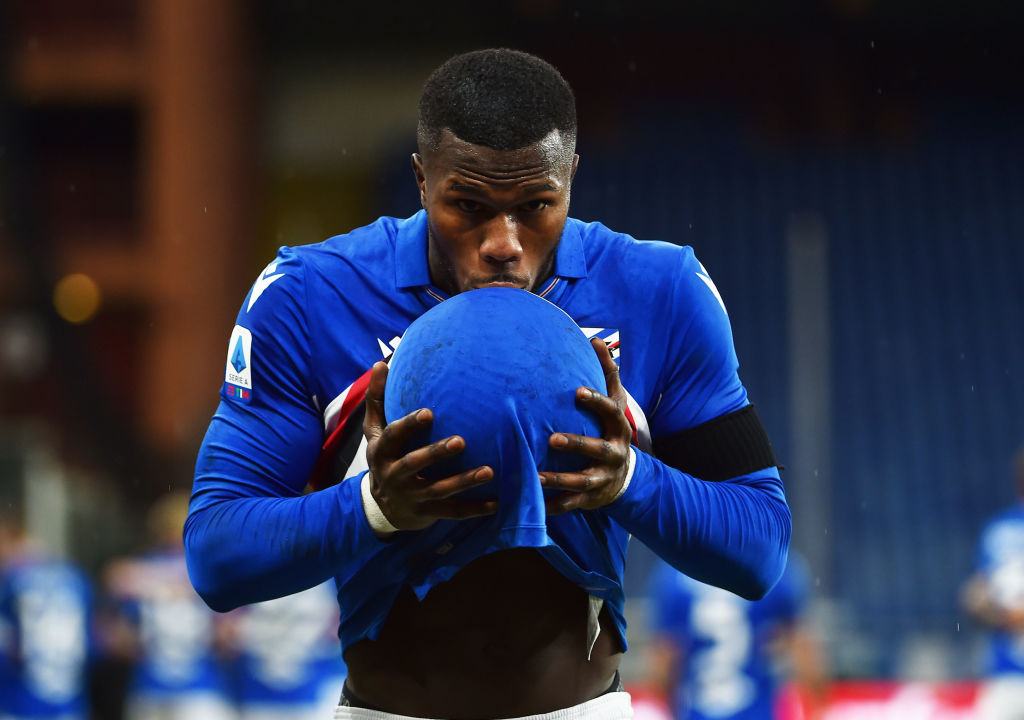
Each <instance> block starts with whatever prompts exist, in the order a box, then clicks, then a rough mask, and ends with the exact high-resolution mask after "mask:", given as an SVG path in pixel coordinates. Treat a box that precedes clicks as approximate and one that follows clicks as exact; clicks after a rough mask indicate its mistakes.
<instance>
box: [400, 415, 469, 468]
mask: <svg viewBox="0 0 1024 720" xmlns="http://www.w3.org/2000/svg"><path fill="white" fill-rule="evenodd" d="M427 412H429V411H427ZM402 447H405V444H404V443H403V444H402ZM465 449H466V441H465V440H463V439H462V437H461V436H460V435H450V436H448V437H446V438H442V439H441V440H438V441H436V442H432V443H430V444H429V445H425V446H424V447H421V448H416V449H415V450H412V451H411V452H408V453H406V454H405V455H403V456H402V457H400V458H398V470H399V471H400V472H401V473H402V474H405V475H414V474H416V473H419V472H421V471H422V470H423V469H424V468H427V467H430V466H431V465H433V464H434V463H437V462H440V461H441V460H444V459H445V458H449V457H451V456H453V455H458V454H459V453H460V452H462V451H463V450H465Z"/></svg>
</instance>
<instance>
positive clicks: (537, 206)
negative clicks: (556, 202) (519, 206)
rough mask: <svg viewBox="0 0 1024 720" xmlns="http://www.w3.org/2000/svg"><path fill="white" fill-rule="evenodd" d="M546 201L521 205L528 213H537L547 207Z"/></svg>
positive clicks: (535, 201) (534, 201) (532, 201)
mask: <svg viewBox="0 0 1024 720" xmlns="http://www.w3.org/2000/svg"><path fill="white" fill-rule="evenodd" d="M548 204H549V203H548V201H547V200H531V201H530V202H528V203H526V204H525V205H523V207H524V208H525V209H526V210H528V211H529V212H538V211H540V210H543V209H545V208H546V207H547V206H548Z"/></svg>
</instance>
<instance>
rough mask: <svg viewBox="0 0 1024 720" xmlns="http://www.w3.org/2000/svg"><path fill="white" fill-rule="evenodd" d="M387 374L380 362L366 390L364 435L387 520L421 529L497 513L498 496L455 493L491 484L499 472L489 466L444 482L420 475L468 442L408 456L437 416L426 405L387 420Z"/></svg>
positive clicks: (446, 442) (445, 443)
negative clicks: (470, 498)
mask: <svg viewBox="0 0 1024 720" xmlns="http://www.w3.org/2000/svg"><path fill="white" fill-rule="evenodd" d="M387 377H388V366H387V364H386V363H384V362H378V363H376V364H375V365H374V366H373V370H372V372H371V373H370V384H369V386H368V387H367V389H366V415H365V417H364V419H363V434H365V435H366V440H367V446H366V459H367V463H368V464H369V467H370V492H371V493H372V494H373V498H374V500H376V501H377V504H378V505H379V506H380V509H381V511H382V512H383V513H384V516H385V517H386V518H387V519H388V521H389V522H390V523H391V524H392V525H394V526H395V527H397V528H398V529H399V530H422V529H423V528H425V527H429V526H430V525H432V524H433V523H434V522H435V521H436V520H439V519H441V518H447V519H462V518H469V517H478V516H481V515H491V514H493V513H494V512H496V511H497V509H498V503H497V501H496V500H480V501H468V500H459V499H456V498H452V497H451V496H452V495H454V494H455V493H458V492H461V491H463V490H466V489H468V488H471V487H476V486H477V485H483V484H484V483H487V482H490V481H491V480H492V479H493V478H494V470H492V469H491V468H490V467H488V466H486V465H484V466H482V467H478V468H474V469H472V470H467V471H466V472H463V473H460V474H458V475H454V476H452V477H448V478H444V479H442V480H428V479H426V478H424V477H422V476H421V475H420V472H421V471H422V470H423V469H424V468H427V467H429V466H431V465H433V464H434V463H436V462H438V461H440V460H444V459H445V458H449V457H451V456H453V455H457V454H458V453H460V452H462V451H463V450H464V449H465V447H466V441H465V440H463V439H462V438H461V437H460V436H458V435H452V436H450V437H447V438H443V439H441V440H438V441H437V442H434V443H432V444H430V445H427V446H426V447H422V448H418V449H416V450H413V451H412V452H410V453H408V454H405V453H404V448H405V445H406V442H407V441H408V440H409V439H410V438H412V437H413V436H414V435H415V434H416V433H418V432H420V431H421V430H424V429H426V428H427V427H428V426H429V425H430V423H432V422H433V421H434V414H433V413H432V412H431V411H430V410H429V409H427V408H421V409H419V410H415V411H413V412H411V413H409V414H408V415H406V416H405V417H402V418H399V419H398V420H395V421H394V422H392V423H386V421H385V418H384V386H385V383H386V381H387Z"/></svg>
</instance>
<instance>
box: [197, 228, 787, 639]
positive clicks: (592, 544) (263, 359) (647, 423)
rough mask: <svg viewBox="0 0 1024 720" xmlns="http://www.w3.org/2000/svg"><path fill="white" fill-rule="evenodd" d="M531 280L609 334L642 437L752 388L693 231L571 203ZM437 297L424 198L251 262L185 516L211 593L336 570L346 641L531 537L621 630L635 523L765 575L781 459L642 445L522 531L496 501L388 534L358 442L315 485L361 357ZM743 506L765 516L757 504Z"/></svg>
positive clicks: (273, 586) (737, 403) (655, 538)
mask: <svg viewBox="0 0 1024 720" xmlns="http://www.w3.org/2000/svg"><path fill="white" fill-rule="evenodd" d="M538 295H540V296H541V297H543V298H545V299H546V300H548V301H549V302H551V303H553V304H554V305H556V306H558V307H559V308H561V309H562V310H563V311H564V312H565V313H567V314H568V316H569V317H570V318H572V320H573V321H574V322H575V323H576V324H577V325H578V326H580V327H581V328H583V330H584V332H585V333H586V334H587V335H588V336H595V335H596V336H600V337H602V338H604V339H605V340H606V341H607V342H608V343H609V346H610V347H611V348H612V350H613V355H614V357H615V358H616V359H617V361H618V362H619V365H620V368H621V378H622V382H623V385H624V386H625V388H626V390H627V391H628V392H629V394H630V395H631V400H630V404H629V410H630V414H631V416H632V418H633V422H634V425H635V426H636V428H637V433H636V444H637V447H638V448H649V447H650V439H651V438H658V437H661V436H664V435H667V434H671V433H674V432H677V431H680V430H683V429H686V428H691V427H694V426H697V425H700V424H702V423H704V422H706V421H709V420H712V419H714V418H717V417H719V416H721V415H723V414H725V413H729V412H732V411H735V410H737V409H740V408H742V407H744V406H746V405H747V404H748V400H747V395H746V391H745V389H744V387H743V385H742V383H741V382H740V380H739V377H738V361H737V359H736V355H735V351H734V349H733V344H732V334H731V329H730V326H729V320H728V315H727V313H726V310H725V305H724V304H723V302H722V299H721V297H720V296H719V294H718V291H717V289H716V288H715V286H714V283H713V282H712V281H711V278H710V277H709V276H708V274H707V272H706V271H705V270H704V268H703V267H702V266H701V265H700V263H699V262H698V261H697V259H696V258H695V257H694V255H693V252H692V250H691V249H690V248H686V247H680V246H676V245H671V244H669V243H662V242H640V241H637V240H635V239H633V238H631V237H629V236H627V235H623V234H620V233H615V232H612V231H611V230H609V229H608V228H606V227H604V226H603V225H601V224H599V223H583V222H580V221H577V220H572V219H570V220H568V221H567V223H566V226H565V230H564V232H563V235H562V239H561V242H560V244H559V247H558V250H557V254H556V260H555V269H554V274H553V276H552V277H551V278H550V279H549V280H548V281H547V282H546V283H545V284H544V286H543V287H542V288H540V290H539V291H538ZM446 298H447V296H446V295H445V294H444V293H443V292H442V291H441V290H439V289H438V288H436V287H434V286H433V285H432V284H431V281H430V273H429V268H428V262H427V230H426V215H425V213H424V212H422V211H421V212H419V213H417V214H416V215H414V216H412V217H410V218H407V219H404V220H401V219H396V218H381V219H380V220H378V221H377V222H375V223H373V224H372V225H368V226H366V227H363V228H359V229H357V230H355V231H353V232H351V233H348V234H347V235H341V236H337V237H334V238H331V239H329V240H327V241H324V242H322V243H318V244H315V245H308V246H300V247H284V248H281V249H280V251H279V252H278V255H277V258H276V259H275V260H274V261H273V262H272V263H270V265H268V266H267V268H266V269H265V270H264V271H263V272H262V273H261V274H260V276H259V278H258V279H257V281H256V283H255V284H254V285H253V287H252V289H251V291H250V292H249V294H248V296H247V297H246V299H245V301H244V302H243V305H242V308H241V310H240V312H239V315H238V319H237V321H236V325H235V327H234V329H233V331H232V332H231V335H230V339H229V342H228V347H227V355H226V361H225V371H224V383H223V385H222V389H221V402H220V405H219V407H218V409H217V412H216V414H215V416H214V418H213V420H212V421H211V424H210V427H209V429H208V431H207V434H206V437H205V440H204V442H203V445H202V448H201V449H200V453H199V458H198V460H197V464H196V475H195V481H194V485H193V495H192V502H191V508H190V515H189V519H188V521H187V522H186V533H185V539H186V549H187V552H188V554H189V560H190V566H189V569H190V574H191V577H192V581H193V583H194V584H195V586H196V588H197V589H198V590H199V591H200V593H201V594H202V595H203V597H204V598H205V599H206V600H207V602H209V603H210V604H211V606H213V607H215V608H217V609H221V610H226V609H230V608H232V607H236V606H238V605H240V604H243V603H250V602H255V601H260V600H265V599H269V598H271V597H275V596H279V595H282V594H289V593H292V592H296V591H298V590H301V589H304V588H308V587H310V586H312V585H316V584H319V583H320V582H323V581H324V580H326V579H328V578H329V577H334V578H335V581H336V583H337V586H338V589H339V593H338V600H339V604H340V608H341V623H340V637H341V641H342V645H343V646H345V647H348V646H349V645H351V644H353V643H355V642H358V641H359V640H362V639H363V638H373V637H375V636H376V634H377V633H378V632H379V629H380V627H381V625H382V623H383V621H384V619H385V617H386V616H387V612H388V609H389V607H390V606H391V603H392V601H393V599H394V598H395V597H396V596H397V594H398V592H399V589H400V587H401V586H402V585H403V584H408V585H410V586H411V587H412V588H413V589H414V590H415V592H416V593H417V594H419V595H420V596H421V597H422V596H423V595H425V594H426V593H427V592H429V591H430V588H431V587H433V586H434V585H435V584H436V583H438V582H441V581H443V580H445V579H446V578H448V577H451V575H452V574H453V573H454V572H456V571H457V570H458V569H459V568H460V567H462V566H464V565H465V564H466V563H468V562H470V561H471V560H473V559H474V558H476V557H479V556H480V555H482V554H483V553H485V552H488V551H491V550H495V549H500V548H501V547H513V546H516V547H519V546H522V545H523V544H527V545H530V546H536V547H538V548H539V550H540V551H541V552H543V554H544V555H545V557H546V558H547V559H548V561H549V562H551V563H552V565H553V566H554V567H556V568H557V569H558V570H559V571H560V572H562V574H563V575H565V577H567V578H568V579H569V580H571V581H572V582H574V583H576V584H577V585H579V586H580V587H581V588H584V589H585V590H586V591H587V592H588V593H590V594H591V595H593V596H595V597H598V598H601V599H603V600H604V602H605V604H606V606H607V607H608V608H609V610H610V613H611V616H612V618H613V620H614V621H615V623H616V627H617V629H618V634H619V640H620V641H621V642H622V644H623V646H625V617H624V614H623V602H624V594H623V589H622V573H623V564H624V560H625V554H626V545H627V541H628V539H629V537H630V535H631V534H632V535H633V536H634V537H637V538H639V539H640V540H641V541H643V542H644V543H645V544H648V545H649V546H650V547H651V548H652V549H654V550H655V552H658V553H659V554H661V555H663V556H665V557H668V558H670V559H671V561H672V562H673V563H675V564H676V565H677V566H679V567H682V568H685V569H686V570H687V571H688V572H690V574H693V575H695V576H698V577H702V578H703V579H705V580H708V581H709V582H714V583H716V584H725V585H728V586H731V587H733V588H734V589H738V591H743V592H746V593H749V594H759V593H763V591H764V588H765V587H766V586H768V585H770V584H771V583H772V582H774V580H775V579H776V578H777V577H778V574H779V572H780V570H781V562H782V558H783V557H784V553H785V547H786V545H787V544H788V534H789V510H788V507H787V506H786V503H785V497H784V493H783V491H782V485H781V482H780V480H779V475H778V470H777V468H775V467H768V468H763V469H760V470H757V471H755V472H752V473H750V474H747V475H743V476H740V477H736V478H732V479H731V480H729V481H728V482H722V483H704V482H699V481H695V479H694V478H692V477H689V476H685V474H684V473H681V472H679V471H677V470H674V469H673V468H670V467H668V466H666V465H664V464H663V463H659V462H658V461H657V460H655V459H654V458H653V457H652V456H651V455H649V454H648V453H646V452H642V451H641V452H637V453H636V465H635V471H634V481H633V482H632V483H631V484H630V486H629V488H628V489H627V491H626V492H625V493H624V494H623V496H622V497H620V498H619V499H618V500H616V501H615V502H614V503H612V504H610V505H608V506H606V507H604V508H601V509H599V510H596V511H589V512H572V513H566V514H564V515H559V516H552V517H549V518H546V527H544V528H542V529H541V530H542V532H540V533H529V534H527V537H529V538H530V539H529V540H526V541H524V540H522V538H523V537H524V536H523V535H516V534H514V533H513V534H511V535H505V536H502V537H496V532H497V531H496V529H495V528H494V527H493V525H492V524H490V523H489V522H488V521H487V520H486V519H471V520H462V521H439V522H437V523H435V524H434V525H432V526H431V527H429V528H427V529H426V530H422V531H417V532H409V533H398V534H396V535H395V536H393V537H392V538H390V539H389V540H387V541H382V540H380V539H379V538H377V536H376V535H375V534H374V533H373V531H372V530H371V529H370V527H369V524H368V523H367V521H366V517H365V513H364V512H363V509H362V502H361V498H360V489H359V484H360V483H359V481H360V478H361V476H362V474H363V471H365V467H366V466H365V458H364V457H363V456H362V454H361V452H357V453H356V455H355V458H356V460H355V463H354V465H353V466H352V467H350V468H349V469H348V472H347V473H344V475H345V477H344V478H343V477H337V478H335V479H336V480H339V481H340V482H338V483H337V484H336V485H333V486H331V487H327V488H326V489H323V490H320V491H319V492H312V493H304V490H305V488H306V486H307V483H308V481H309V480H310V478H311V475H312V474H313V472H314V470H316V469H317V461H318V458H320V457H321V447H322V446H323V445H324V443H325V439H327V438H329V437H333V435H332V434H333V433H335V431H336V430H337V429H338V428H339V425H340V424H341V423H344V422H345V420H346V417H347V414H348V413H350V412H351V409H352V407H353V404H354V403H355V402H356V401H357V399H358V396H359V393H360V392H364V391H365V387H366V381H367V372H368V370H369V369H370V368H371V366H372V365H373V364H374V363H375V362H376V361H379V360H381V359H386V358H389V357H390V356H391V355H392V353H393V352H394V350H395V348H396V347H398V346H399V344H400V342H401V338H402V336H403V334H404V333H405V331H406V329H407V328H408V327H409V325H410V324H411V323H412V322H413V321H414V320H416V319H417V318H418V317H420V316H421V315H423V314H424V313H425V312H427V311H428V310H429V309H431V308H434V307H436V306H437V305H438V304H439V303H441V302H443V301H444V300H445V299H446ZM360 463H361V464H360ZM752 506H756V507H757V508H758V511H757V512H758V513H764V514H765V515H764V517H765V518H767V519H766V520H765V521H762V520H760V519H758V520H754V519H753V518H754V517H755V516H756V515H757V513H754V514H751V512H750V510H751V507H752ZM712 517H714V518H715V520H714V521H713V522H712V521H711V520H710V519H711V518H712ZM326 528H330V532H327V531H325V529H326ZM722 558H728V559H730V560H731V562H723V561H722ZM737 566H742V567H741V568H740V567H737ZM271 579H272V581H271Z"/></svg>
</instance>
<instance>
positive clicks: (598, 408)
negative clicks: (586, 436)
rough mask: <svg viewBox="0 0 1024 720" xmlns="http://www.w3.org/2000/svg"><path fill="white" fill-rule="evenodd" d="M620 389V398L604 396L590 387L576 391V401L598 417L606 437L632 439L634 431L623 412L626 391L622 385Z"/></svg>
mask: <svg viewBox="0 0 1024 720" xmlns="http://www.w3.org/2000/svg"><path fill="white" fill-rule="evenodd" d="M618 389H619V393H620V396H619V397H618V398H612V397H609V396H607V395H602V394H601V393H599V392H598V391H596V390H594V389H592V388H588V387H580V388H577V389H576V400H577V401H578V402H579V403H580V405H582V406H583V407H584V408H586V409H587V410H590V411H591V412H593V413H594V414H595V415H597V417H598V418H599V419H600V420H601V427H602V428H603V430H604V436H605V437H607V438H609V439H616V438H631V437H632V436H633V429H632V428H631V427H630V425H629V420H627V419H626V414H625V412H624V411H623V410H624V408H625V407H626V395H625V390H623V389H622V386H621V385H619V386H618Z"/></svg>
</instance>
